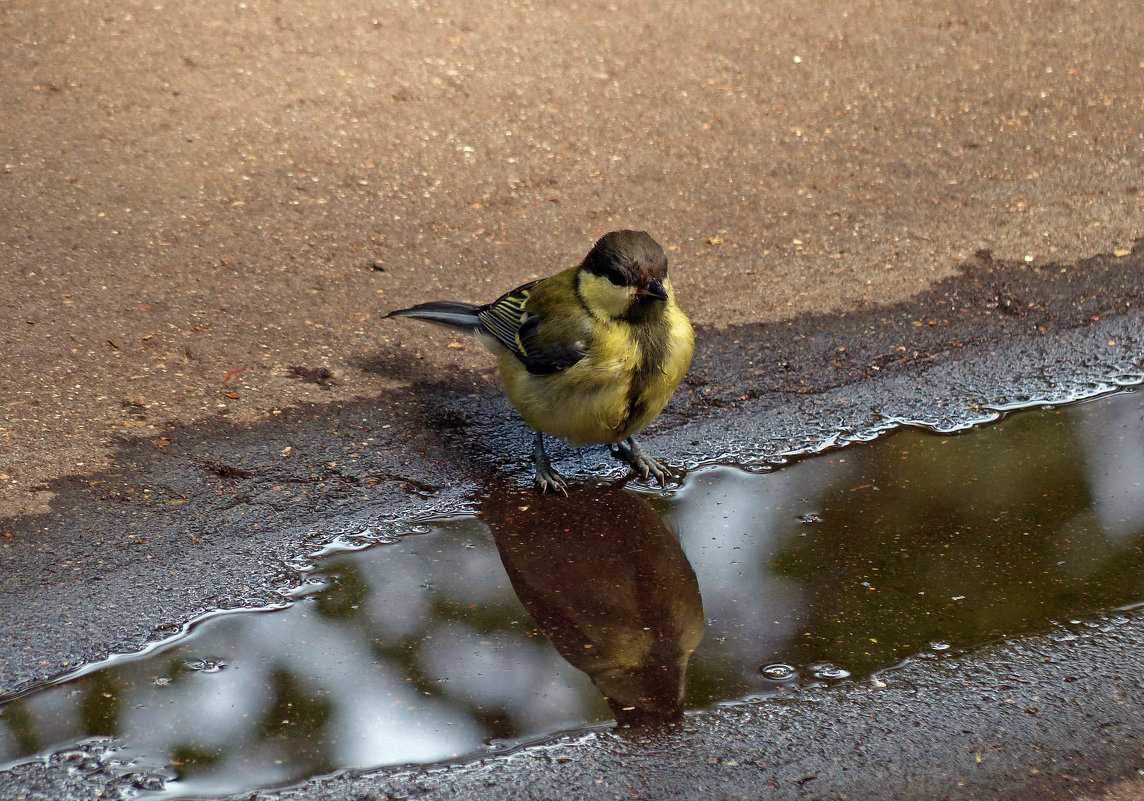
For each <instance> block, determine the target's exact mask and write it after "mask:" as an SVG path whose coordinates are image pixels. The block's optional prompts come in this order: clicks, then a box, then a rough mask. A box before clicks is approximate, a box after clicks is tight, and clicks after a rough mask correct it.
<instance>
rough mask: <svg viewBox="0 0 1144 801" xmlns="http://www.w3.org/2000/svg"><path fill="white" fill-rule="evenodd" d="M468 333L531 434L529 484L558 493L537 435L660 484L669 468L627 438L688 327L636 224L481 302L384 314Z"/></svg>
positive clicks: (660, 394) (681, 354)
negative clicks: (602, 451) (492, 360)
mask: <svg viewBox="0 0 1144 801" xmlns="http://www.w3.org/2000/svg"><path fill="white" fill-rule="evenodd" d="M385 317H386V318H392V317H411V318H414V319H418V320H426V321H428V322H431V323H436V324H438V325H443V326H446V327H448V328H452V329H455V330H459V331H464V332H467V333H470V334H475V335H476V336H477V338H478V339H479V340H480V341H481V343H482V344H484V346H485V347H486V348H488V349H489V350H490V351H492V352H493V354H494V355H495V356H496V359H497V366H498V368H499V372H500V378H501V383H502V385H503V387H504V390H505V394H506V395H507V396H508V399H509V401H510V402H511V403H512V405H513V406H514V407H515V408H516V410H517V412H519V414H520V416H521V418H523V420H524V422H525V423H526V424H527V425H528V426H529V427H530V428H532V430H533V431H534V432H535V438H534V444H533V450H532V456H533V463H534V466H535V471H536V472H535V476H534V480H535V482H536V485H537V487H538V488H539V489H540V491H541V493H542V494H543V493H544V492H545V491H547V490H548V489H552V490H553V491H559V492H562V493H563V494H564V495H567V494H568V481H567V479H565V478H564V476H562V475H561V474H560V473H559V472H557V471H556V470H555V469H554V468H553V467H552V465H551V463H550V462H549V460H548V454H547V452H546V450H545V447H544V437H545V435H549V436H553V437H558V438H560V439H563V440H565V441H566V442H567V443H568V444H569V445H571V446H573V447H581V446H585V445H608V446H609V448H610V450H611V452H612V455H613V456H615V457H616V458H617V459H619V460H621V461H626V462H627V463H628V464H630V465H631V467H632V469H633V471H634V472H635V473H636V474H638V475H640V476H641V477H643V478H644V479H648V478H649V477H654V479H655V480H656V481H658V482H659V484H660V486H666V485H667V480H668V478H669V477H670V475H671V474H670V472H669V471H668V469H667V468H666V467H665V466H664V465H663V464H662V463H661V462H659V461H658V460H656V459H654V458H652V457H651V456H649V455H648V454H647V453H646V452H645V451H644V450H643V448H642V447H641V446H640V445H639V443H638V442H636V439H635V435H636V434H638V433H640V432H641V431H642V430H643V429H644V428H646V427H647V426H648V425H649V424H650V423H651V422H652V420H654V419H655V418H656V417H657V416H658V415H659V413H660V412H661V411H663V408H664V407H665V406H666V405H667V402H668V400H669V399H670V398H671V396H672V394H673V393H674V392H675V389H676V387H678V386H679V384H680V382H681V381H682V380H683V377H684V375H685V374H686V372H687V369H688V367H689V366H690V364H691V356H692V352H693V350H694V346H695V334H694V331H693V330H692V327H691V321H690V320H689V319H688V318H687V315H686V314H685V313H684V311H683V309H682V308H680V306H679V304H678V303H677V302H676V299H675V292H674V290H673V288H672V286H671V281H670V280H669V279H668V277H667V255H666V254H665V253H664V251H663V248H662V247H661V246H660V244H659V243H658V242H656V241H655V239H653V238H652V237H651V235H650V234H648V233H647V232H646V231H631V230H623V231H612V232H610V233H608V234H605V235H604V236H602V237H600V239H599V240H598V241H597V242H596V243H595V244H594V245H593V246H592V249H591V250H589V251H588V255H587V256H585V257H584V259H583V261H581V262H580V263H579V264H577V265H576V266H574V267H569V268H568V269H565V270H562V271H561V272H558V273H556V274H555V275H551V276H549V277H547V278H541V279H538V280H535V281H530V282H529V283H527V284H523V285H522V286H519V287H517V288H516V289H513V290H512V291H511V292H507V293H505V294H504V295H502V296H501V297H499V298H497V299H496V300H494V301H493V302H492V303H487V304H485V305H478V304H474V303H464V302H459V301H449V300H447V301H433V302H429V303H421V304H418V305H416V306H413V307H411V308H408V309H398V310H396V311H391V312H389V313H388V314H387V315H385Z"/></svg>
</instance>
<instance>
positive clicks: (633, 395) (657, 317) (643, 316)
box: [623, 298, 671, 433]
mask: <svg viewBox="0 0 1144 801" xmlns="http://www.w3.org/2000/svg"><path fill="white" fill-rule="evenodd" d="M662 303H663V302H662V301H660V300H656V299H652V298H648V299H646V300H644V301H643V302H642V303H640V302H638V301H637V302H636V303H633V304H632V309H631V311H629V312H628V317H629V319H630V318H632V317H636V319H634V320H631V322H632V323H635V324H634V325H633V326H632V329H631V331H632V334H633V335H634V337H635V339H636V341H637V342H639V344H640V360H639V362H638V363H637V364H636V369H635V371H634V372H633V373H632V379H631V384H630V385H629V386H628V414H627V417H626V418H625V419H624V423H623V428H627V426H628V423H629V422H630V421H631V420H635V419H637V418H639V417H641V416H642V415H644V414H645V413H646V412H647V410H648V400H649V399H648V397H647V391H648V388H649V387H650V386H651V383H652V381H653V380H654V379H656V378H658V377H659V375H660V374H661V368H662V365H663V363H664V361H665V360H666V359H667V351H668V347H669V345H670V344H671V330H670V328H669V327H668V325H667V320H666V318H665V315H664V314H663V305H662ZM652 304H654V305H652ZM641 307H642V308H641ZM633 313H634V314H633ZM633 433H635V432H633Z"/></svg>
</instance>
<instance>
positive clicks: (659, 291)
mask: <svg viewBox="0 0 1144 801" xmlns="http://www.w3.org/2000/svg"><path fill="white" fill-rule="evenodd" d="M636 294H637V295H647V296H648V297H652V298H656V299H657V300H662V301H664V302H666V301H667V290H666V289H664V288H663V284H661V283H660V282H659V281H658V280H656V279H655V278H651V279H649V280H648V282H647V286H646V287H643V288H640V289H637V290H636Z"/></svg>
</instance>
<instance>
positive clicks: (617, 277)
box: [604, 267, 628, 286]
mask: <svg viewBox="0 0 1144 801" xmlns="http://www.w3.org/2000/svg"><path fill="white" fill-rule="evenodd" d="M604 277H605V278H607V279H608V280H609V281H611V282H612V283H613V284H615V285H616V286H626V285H627V283H628V281H627V279H626V278H625V277H624V274H623V273H621V272H620V271H619V270H617V269H616V268H615V267H608V268H607V269H605V270H604Z"/></svg>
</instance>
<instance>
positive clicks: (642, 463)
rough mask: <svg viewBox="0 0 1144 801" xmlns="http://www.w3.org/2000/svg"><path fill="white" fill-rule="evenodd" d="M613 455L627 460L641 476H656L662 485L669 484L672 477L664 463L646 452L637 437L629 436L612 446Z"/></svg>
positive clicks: (621, 459)
mask: <svg viewBox="0 0 1144 801" xmlns="http://www.w3.org/2000/svg"><path fill="white" fill-rule="evenodd" d="M611 448H612V456H615V457H616V458H617V459H619V460H620V461H621V462H627V463H628V464H630V465H631V466H632V470H634V471H636V474H637V475H639V476H640V477H641V478H649V477H654V478H655V480H656V481H658V482H659V485H660V486H661V487H666V486H667V479H668V478H670V477H671V473H670V472H669V471H668V469H667V467H665V466H664V465H663V464H662V463H660V462H658V461H656V460H655V459H653V458H651V457H650V456H648V455H647V454H646V453H644V449H643V448H641V447H640V445H639V443H638V442H636V438H635V437H628V438H627V439H625V440H624V441H623V442H617V443H615V444H614V445H612V446H611Z"/></svg>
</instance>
